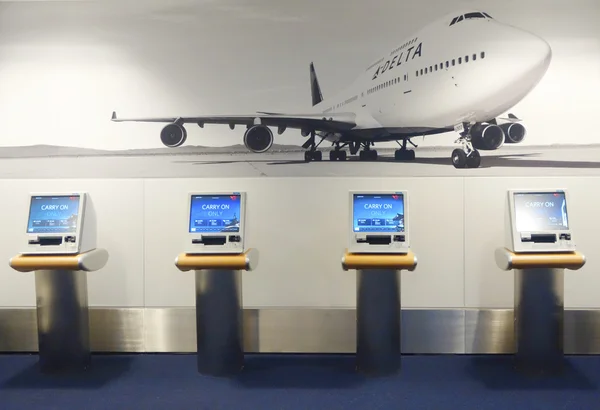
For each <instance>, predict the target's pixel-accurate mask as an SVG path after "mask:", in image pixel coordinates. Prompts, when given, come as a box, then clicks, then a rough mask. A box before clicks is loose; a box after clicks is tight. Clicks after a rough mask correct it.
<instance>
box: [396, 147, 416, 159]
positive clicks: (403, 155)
mask: <svg viewBox="0 0 600 410" xmlns="http://www.w3.org/2000/svg"><path fill="white" fill-rule="evenodd" d="M394 159H395V160H396V161H412V160H414V159H415V151H413V150H403V149H398V150H396V151H395V152H394Z"/></svg>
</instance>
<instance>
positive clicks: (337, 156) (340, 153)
mask: <svg viewBox="0 0 600 410" xmlns="http://www.w3.org/2000/svg"><path fill="white" fill-rule="evenodd" d="M329 160H330V161H346V151H344V150H343V149H339V148H336V149H334V150H332V151H329Z"/></svg>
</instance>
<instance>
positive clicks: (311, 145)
mask: <svg viewBox="0 0 600 410" xmlns="http://www.w3.org/2000/svg"><path fill="white" fill-rule="evenodd" d="M315 137H316V133H315V132H314V131H312V132H311V133H310V138H309V139H308V140H306V142H305V143H304V144H302V148H304V149H306V151H304V161H305V162H311V161H321V160H322V159H323V153H322V152H321V151H319V150H318V149H317V148H319V145H321V142H323V141H324V139H323V138H321V141H319V143H318V144H317V143H316V139H315Z"/></svg>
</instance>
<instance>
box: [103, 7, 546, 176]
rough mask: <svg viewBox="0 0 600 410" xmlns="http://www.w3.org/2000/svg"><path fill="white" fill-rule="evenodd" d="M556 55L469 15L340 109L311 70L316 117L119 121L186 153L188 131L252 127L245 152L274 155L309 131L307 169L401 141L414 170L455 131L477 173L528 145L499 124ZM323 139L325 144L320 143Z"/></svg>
mask: <svg viewBox="0 0 600 410" xmlns="http://www.w3.org/2000/svg"><path fill="white" fill-rule="evenodd" d="M551 59H552V50H551V48H550V46H549V44H548V43H547V42H546V41H545V40H543V39H542V38H540V37H538V36H536V35H534V34H531V33H529V32H526V31H523V30H521V29H518V28H515V27H512V26H509V25H506V24H503V23H500V22H498V21H496V20H495V19H493V18H492V17H491V16H490V15H489V14H487V13H485V12H479V11H472V10H469V11H460V12H456V13H452V14H450V15H447V16H446V17H444V18H441V19H439V20H437V21H435V22H433V23H431V24H429V25H427V26H426V27H424V28H423V29H421V30H420V31H418V32H417V33H415V34H414V35H413V36H410V37H409V38H407V39H406V40H405V41H404V42H402V43H401V44H398V46H397V47H396V48H394V49H393V50H391V51H390V52H389V53H388V54H386V55H385V56H384V57H382V58H380V59H379V60H377V61H376V62H374V63H373V64H371V65H370V66H369V67H368V68H367V69H366V70H365V72H364V73H363V74H362V75H360V76H359V77H358V78H357V79H356V81H354V83H352V84H351V85H350V86H349V87H347V88H346V89H345V90H343V91H342V92H340V93H339V94H337V95H336V96H335V97H332V98H331V99H323V95H322V93H321V87H320V86H319V82H318V80H317V76H316V73H315V69H314V65H313V64H312V63H311V64H310V85H311V94H312V105H313V106H312V109H310V110H308V112H307V113H304V114H285V113H274V112H258V113H256V114H251V115H232V116H228V115H220V116H198V117H170V118H167V117H165V118H138V119H135V118H132V119H121V118H117V115H116V113H115V112H113V116H112V120H113V121H139V122H163V123H168V124H167V125H166V126H165V127H164V128H163V129H162V131H161V134H160V138H161V141H162V143H163V144H164V145H166V146H167V147H179V146H181V145H182V144H183V143H184V142H185V141H186V138H187V131H186V129H185V128H184V124H188V123H194V124H198V125H199V126H200V127H204V124H228V125H229V127H230V128H231V129H234V128H235V126H236V125H245V126H246V127H247V130H246V131H245V134H244V144H245V146H246V147H247V148H248V149H249V150H250V151H253V152H257V153H261V152H266V151H268V150H269V149H270V148H271V146H272V145H273V132H272V131H271V129H270V128H269V127H277V130H278V133H279V134H282V133H283V132H284V131H285V130H286V129H287V128H295V129H300V130H301V134H302V136H304V137H309V138H308V139H307V141H306V142H305V143H304V145H303V146H302V147H303V148H305V149H306V150H307V151H306V152H305V156H304V158H305V161H307V162H309V161H320V160H321V159H322V153H321V151H319V150H318V149H317V148H318V147H319V145H320V144H321V143H322V142H323V141H329V142H331V144H332V145H333V146H335V149H333V150H331V151H330V154H329V155H330V160H332V161H335V160H345V159H346V151H345V150H344V148H345V147H348V148H349V151H350V154H351V155H355V154H356V153H357V152H358V151H359V150H360V155H359V157H360V160H376V159H377V151H375V150H374V149H372V148H371V147H372V146H374V144H375V143H376V142H384V141H396V142H398V144H399V145H400V149H398V150H397V151H396V152H395V159H397V160H414V158H415V153H414V151H413V150H409V149H407V142H410V143H411V144H412V145H413V146H415V147H416V145H415V144H413V143H412V141H411V138H414V137H418V136H425V135H433V134H441V133H445V132H450V131H456V132H457V133H458V134H459V138H458V139H457V141H456V143H459V144H461V148H457V149H455V150H454V151H453V152H452V157H451V158H452V164H453V165H454V167H456V168H465V167H468V168H477V167H479V166H480V163H481V156H480V154H479V151H478V150H488V151H489V150H496V149H499V148H500V147H502V146H503V144H504V143H513V144H514V143H519V142H521V141H523V139H524V138H525V135H526V129H525V127H524V126H523V125H522V124H521V120H520V119H518V118H517V117H516V116H515V115H513V114H508V117H507V118H499V116H500V115H502V114H503V113H505V112H507V110H509V109H510V108H511V107H513V106H514V105H516V104H517V103H518V102H519V101H521V100H522V99H523V98H524V97H525V96H526V95H527V94H528V93H529V92H530V91H531V90H532V89H533V88H534V87H535V86H536V85H537V84H538V83H539V81H540V80H541V79H542V77H543V76H544V74H545V73H546V71H547V69H548V66H549V65H550V61H551ZM317 139H320V140H319V141H318V143H317Z"/></svg>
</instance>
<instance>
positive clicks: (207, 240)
mask: <svg viewBox="0 0 600 410" xmlns="http://www.w3.org/2000/svg"><path fill="white" fill-rule="evenodd" d="M226 241H227V237H226V236H202V238H201V239H192V243H193V244H200V243H201V244H203V245H225V242H226Z"/></svg>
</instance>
